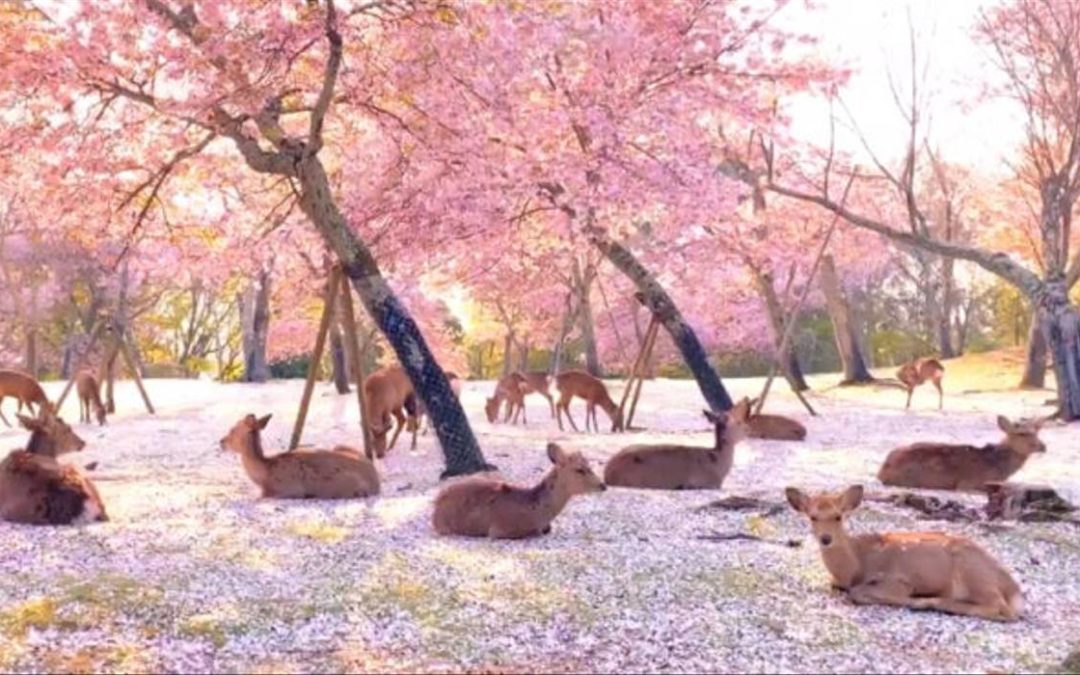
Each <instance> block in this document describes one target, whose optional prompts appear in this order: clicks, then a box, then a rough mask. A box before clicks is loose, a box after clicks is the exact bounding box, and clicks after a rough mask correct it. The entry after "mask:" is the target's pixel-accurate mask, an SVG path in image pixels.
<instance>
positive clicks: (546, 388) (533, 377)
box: [518, 370, 555, 417]
mask: <svg viewBox="0 0 1080 675" xmlns="http://www.w3.org/2000/svg"><path fill="white" fill-rule="evenodd" d="M518 375H520V376H521V394H522V396H528V395H529V394H540V395H541V396H543V397H544V398H546V399H547V402H548V406H549V407H550V408H551V416H552V417H555V399H554V398H552V396H551V391H550V388H551V376H550V375H548V374H547V373H546V372H545V371H543V370H530V371H518ZM522 407H523V408H524V404H523V405H522Z"/></svg>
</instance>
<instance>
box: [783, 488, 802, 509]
mask: <svg viewBox="0 0 1080 675" xmlns="http://www.w3.org/2000/svg"><path fill="white" fill-rule="evenodd" d="M784 496H785V497H787V500H788V503H789V504H791V508H793V509H795V510H796V511H798V512H799V513H805V512H806V501H807V497H806V493H805V492H803V491H802V490H800V489H799V488H793V487H789V488H787V489H785V490H784Z"/></svg>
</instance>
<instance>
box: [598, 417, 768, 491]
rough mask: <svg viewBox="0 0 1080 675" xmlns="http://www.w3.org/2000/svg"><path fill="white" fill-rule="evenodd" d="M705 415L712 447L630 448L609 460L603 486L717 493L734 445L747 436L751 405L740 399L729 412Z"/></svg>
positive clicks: (729, 462)
mask: <svg viewBox="0 0 1080 675" xmlns="http://www.w3.org/2000/svg"><path fill="white" fill-rule="evenodd" d="M704 413H705V418H706V419H707V420H709V422H711V423H712V425H713V429H714V431H715V432H716V443H715V445H714V446H713V447H711V448H709V447H702V446H696V445H630V446H627V447H625V448H623V449H622V450H620V451H619V452H618V453H616V454H615V455H614V456H613V457H612V458H611V459H610V460H608V463H607V465H606V466H605V467H604V482H605V483H606V484H607V485H610V486H612V487H629V488H644V489H651V490H719V489H720V488H721V487H722V486H723V484H724V479H725V478H727V475H728V473H729V472H730V471H731V466H732V463H733V462H734V459H735V445H736V444H738V442H739V441H740V440H742V439H743V438H744V437H745V436H746V431H747V418H748V416H749V414H750V401H748V400H747V399H743V400H742V401H740V402H739V403H737V404H736V405H735V407H733V408H732V409H731V410H729V411H728V412H720V413H715V412H713V411H711V410H705V411H704Z"/></svg>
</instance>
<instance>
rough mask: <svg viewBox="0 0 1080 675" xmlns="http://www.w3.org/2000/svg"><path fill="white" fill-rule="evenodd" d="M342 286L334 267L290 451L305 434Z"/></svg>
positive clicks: (339, 269)
mask: <svg viewBox="0 0 1080 675" xmlns="http://www.w3.org/2000/svg"><path fill="white" fill-rule="evenodd" d="M340 286H341V268H340V267H334V268H333V269H332V270H330V279H329V281H327V283H326V300H325V303H324V304H323V314H322V319H320V320H319V333H318V335H317V336H316V337H315V349H314V350H313V351H312V353H311V364H310V365H309V366H308V374H307V381H305V382H304V395H303V397H302V398H301V399H300V410H299V411H297V413H296V424H295V425H294V426H293V432H292V438H291V439H290V440H289V450H295V449H296V448H297V446H299V445H300V436H301V434H303V433H304V422H305V421H306V420H307V414H308V406H310V405H311V394H312V392H314V391H315V380H316V378H317V377H318V374H319V361H321V360H322V354H323V350H324V349H325V348H326V334H327V333H329V332H330V320H331V319H332V318H333V317H334V304H335V303H336V301H337V297H338V295H339V292H338V288H339V287H340Z"/></svg>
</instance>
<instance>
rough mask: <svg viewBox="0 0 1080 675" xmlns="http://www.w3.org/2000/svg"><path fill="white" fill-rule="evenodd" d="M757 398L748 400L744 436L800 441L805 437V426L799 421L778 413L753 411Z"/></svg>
mask: <svg viewBox="0 0 1080 675" xmlns="http://www.w3.org/2000/svg"><path fill="white" fill-rule="evenodd" d="M756 404H757V399H756V398H755V399H751V400H750V411H751V412H750V418H749V419H748V420H747V425H746V426H747V429H746V436H747V437H748V438H764V439H769V440H774V441H801V440H805V439H806V427H804V426H803V425H802V424H800V423H799V422H796V421H795V420H793V419H791V418H788V417H782V416H780V415H760V414H755V413H754V412H753V409H754V406H755V405H756Z"/></svg>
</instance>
